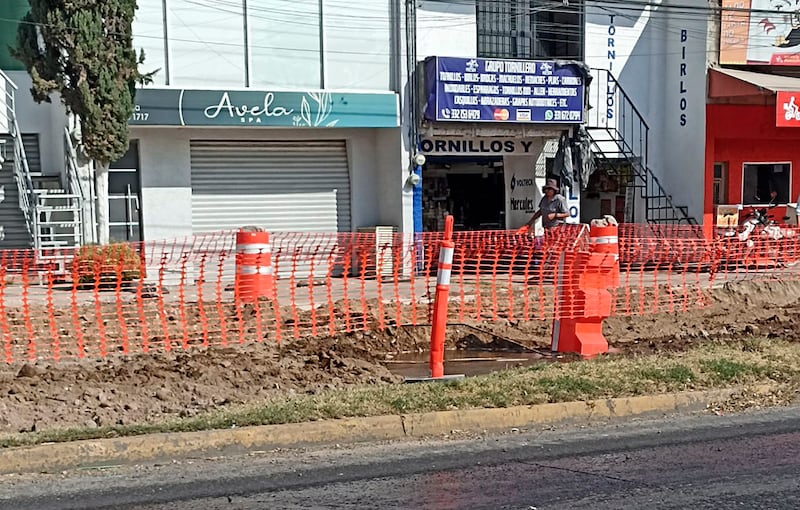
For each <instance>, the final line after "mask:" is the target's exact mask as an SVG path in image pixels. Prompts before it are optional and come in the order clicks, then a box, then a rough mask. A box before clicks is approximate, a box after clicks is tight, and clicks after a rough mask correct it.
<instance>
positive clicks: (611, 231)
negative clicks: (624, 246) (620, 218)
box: [589, 225, 619, 258]
mask: <svg viewBox="0 0 800 510" xmlns="http://www.w3.org/2000/svg"><path fill="white" fill-rule="evenodd" d="M618 232H619V230H618V228H617V226H616V225H605V226H599V225H591V226H590V227H589V242H590V243H591V245H592V252H593V253H608V254H611V255H615V256H616V258H619V233H618Z"/></svg>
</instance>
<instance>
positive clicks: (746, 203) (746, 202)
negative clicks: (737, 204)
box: [740, 161, 792, 207]
mask: <svg viewBox="0 0 800 510" xmlns="http://www.w3.org/2000/svg"><path fill="white" fill-rule="evenodd" d="M748 165H750V166H754V165H758V166H763V165H787V166H788V167H789V171H788V172H787V173H788V175H789V182H788V186H787V187H788V190H787V192H786V194H787V197H788V201H787V202H777V203H776V205H780V206H783V205H786V204H788V203H789V202H791V200H792V162H791V161H744V162H742V185H741V188H740V191H741V195H740V196H741V197H742V205H743V206H745V207H753V206H764V205H767V203H768V202H769V199H767V201H765V202H753V201H752V199H748V200H745V198H746V197H745V194H744V186H745V182H746V178H745V172H746V169H747V166H748Z"/></svg>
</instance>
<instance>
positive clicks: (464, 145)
mask: <svg viewBox="0 0 800 510" xmlns="http://www.w3.org/2000/svg"><path fill="white" fill-rule="evenodd" d="M420 150H421V151H422V153H423V154H427V155H436V156H498V155H499V156H502V155H503V154H505V155H509V156H524V155H532V156H538V155H539V153H540V152H541V151H542V143H541V140H536V139H517V138H423V139H422V141H421V142H420Z"/></svg>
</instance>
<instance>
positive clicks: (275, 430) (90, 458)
mask: <svg viewBox="0 0 800 510" xmlns="http://www.w3.org/2000/svg"><path fill="white" fill-rule="evenodd" d="M742 389H743V388H729V389H724V390H714V391H702V392H684V393H674V394H665V395H653V396H642V397H626V398H612V399H600V400H592V401H586V402H565V403H558V404H542V405H535V406H518V407H509V408H500V409H472V410H464V411H442V412H433V413H425V414H410V415H398V416H376V417H371V418H348V419H341V420H327V421H319V422H309V423H298V424H287V425H264V426H257V427H244V428H240V429H225V430H210V431H203V432H182V433H162V434H149V435H143V436H133V437H123V438H115V439H93V440H85V441H74V442H69V443H50V444H42V445H37V446H31V447H19V448H9V449H5V450H0V474H10V473H42V472H58V471H64V470H68V469H86V468H92V467H102V466H112V465H121V464H133V463H137V462H153V461H160V460H165V459H169V460H171V459H175V458H179V457H184V458H185V457H192V456H200V455H203V456H213V455H223V454H227V455H232V454H236V453H244V452H247V451H253V450H261V451H263V450H270V449H275V448H286V447H298V446H308V445H314V444H318V445H321V444H334V443H353V442H366V441H385V440H397V439H408V438H423V437H430V436H442V435H446V434H450V433H452V432H453V431H456V430H457V431H462V432H467V431H473V432H483V431H502V430H510V429H512V428H525V427H530V426H531V425H539V424H554V423H558V422H564V421H569V420H573V421H574V420H598V419H600V420H602V419H613V418H627V417H633V416H644V415H648V414H664V413H670V412H679V411H684V412H685V411H699V410H702V409H705V408H706V407H707V406H708V404H710V403H712V402H716V401H721V400H725V399H727V398H729V397H731V396H732V395H734V394H737V393H740V392H741V391H742ZM770 389H771V387H760V388H757V389H755V391H756V392H760V393H761V392H768V391H769V390H770Z"/></svg>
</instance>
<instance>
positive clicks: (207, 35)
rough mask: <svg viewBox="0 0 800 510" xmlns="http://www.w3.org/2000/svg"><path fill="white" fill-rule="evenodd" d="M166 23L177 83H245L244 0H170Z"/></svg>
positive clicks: (171, 65)
mask: <svg viewBox="0 0 800 510" xmlns="http://www.w3.org/2000/svg"><path fill="white" fill-rule="evenodd" d="M167 25H168V27H167V29H168V30H169V40H170V50H171V52H170V53H171V58H170V75H171V76H172V79H173V81H174V83H173V84H174V85H184V86H185V85H188V84H194V85H195V86H200V85H201V84H202V86H203V87H204V88H209V87H210V86H212V87H213V86H224V87H244V86H245V50H244V47H245V46H244V11H243V8H242V2H234V1H230V0H225V1H216V2H202V1H195V0H169V1H168V2H167Z"/></svg>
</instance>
